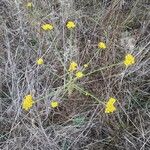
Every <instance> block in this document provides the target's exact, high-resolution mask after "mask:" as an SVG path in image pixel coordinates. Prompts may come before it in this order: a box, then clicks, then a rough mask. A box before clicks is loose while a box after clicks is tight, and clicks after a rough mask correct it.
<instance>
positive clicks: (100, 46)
mask: <svg viewBox="0 0 150 150" xmlns="http://www.w3.org/2000/svg"><path fill="white" fill-rule="evenodd" d="M98 47H99V48H101V49H106V44H105V43H104V42H99V43H98Z"/></svg>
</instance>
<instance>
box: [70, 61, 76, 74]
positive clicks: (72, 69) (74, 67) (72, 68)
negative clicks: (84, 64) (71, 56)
mask: <svg viewBox="0 0 150 150" xmlns="http://www.w3.org/2000/svg"><path fill="white" fill-rule="evenodd" d="M77 67H78V64H77V63H76V62H74V61H72V62H71V63H70V66H69V69H68V71H69V72H72V71H75V70H77Z"/></svg>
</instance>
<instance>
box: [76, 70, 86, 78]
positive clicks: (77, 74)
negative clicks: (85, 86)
mask: <svg viewBox="0 0 150 150" xmlns="http://www.w3.org/2000/svg"><path fill="white" fill-rule="evenodd" d="M83 76H84V74H83V73H82V72H81V71H78V72H77V73H76V77H77V78H82V77H83Z"/></svg>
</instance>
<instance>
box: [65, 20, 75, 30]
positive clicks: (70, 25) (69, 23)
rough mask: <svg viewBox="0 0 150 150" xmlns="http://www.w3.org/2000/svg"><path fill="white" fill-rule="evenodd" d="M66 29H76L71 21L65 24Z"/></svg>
mask: <svg viewBox="0 0 150 150" xmlns="http://www.w3.org/2000/svg"><path fill="white" fill-rule="evenodd" d="M66 27H67V28H68V29H73V28H75V27H76V25H75V23H74V22H73V21H68V22H67V24H66Z"/></svg>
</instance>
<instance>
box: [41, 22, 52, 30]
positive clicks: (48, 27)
mask: <svg viewBox="0 0 150 150" xmlns="http://www.w3.org/2000/svg"><path fill="white" fill-rule="evenodd" d="M41 28H42V29H43V30H45V31H48V30H52V29H53V28H54V27H53V25H52V24H49V23H47V24H43V25H42V26H41Z"/></svg>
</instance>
